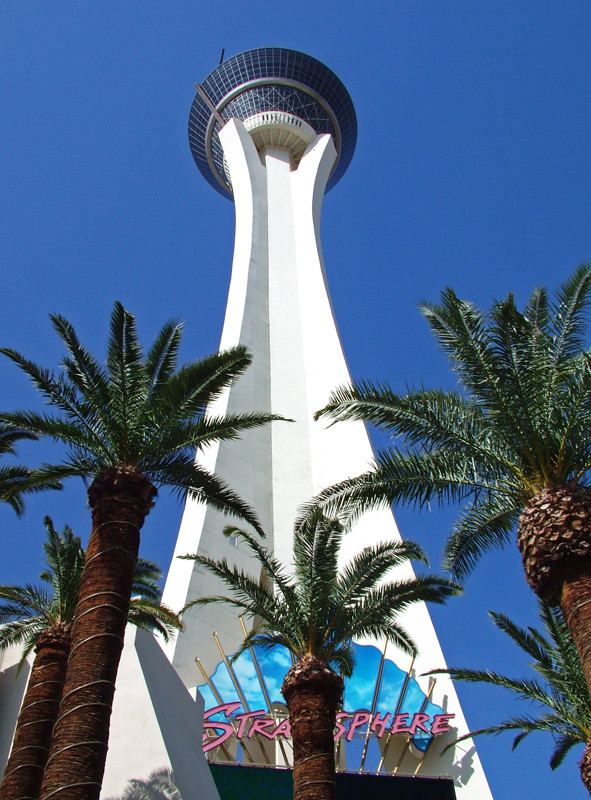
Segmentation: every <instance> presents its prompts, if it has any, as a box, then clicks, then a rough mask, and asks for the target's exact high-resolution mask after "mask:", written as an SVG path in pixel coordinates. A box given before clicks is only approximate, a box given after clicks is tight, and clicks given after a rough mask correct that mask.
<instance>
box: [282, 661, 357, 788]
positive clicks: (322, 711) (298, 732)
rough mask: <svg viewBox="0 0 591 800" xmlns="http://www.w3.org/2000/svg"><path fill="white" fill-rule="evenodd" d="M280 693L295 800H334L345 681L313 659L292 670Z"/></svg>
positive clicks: (325, 665) (286, 677)
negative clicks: (336, 744)
mask: <svg viewBox="0 0 591 800" xmlns="http://www.w3.org/2000/svg"><path fill="white" fill-rule="evenodd" d="M281 692H282V694H283V696H284V698H285V702H286V703H287V708H288V711H289V722H290V726H291V740H292V744H293V797H294V800H335V799H336V779H335V756H334V729H335V723H336V713H337V709H338V707H339V704H340V701H341V698H342V694H343V679H342V678H341V677H340V676H339V675H337V674H336V673H335V672H333V671H332V670H331V669H330V668H329V667H328V665H327V664H326V663H325V662H323V661H320V660H319V659H317V658H313V657H310V658H307V659H305V660H304V661H299V662H298V663H297V664H295V665H294V666H293V667H292V668H291V669H290V670H289V672H288V673H287V675H286V676H285V680H284V681H283V685H282V686H281Z"/></svg>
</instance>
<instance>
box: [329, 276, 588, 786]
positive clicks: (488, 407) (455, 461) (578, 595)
mask: <svg viewBox="0 0 591 800" xmlns="http://www.w3.org/2000/svg"><path fill="white" fill-rule="evenodd" d="M590 295H591V268H590V267H588V266H581V267H579V269H578V270H576V272H575V273H574V275H573V276H572V277H571V278H570V279H569V280H567V281H566V282H565V283H564V284H563V285H562V287H561V288H560V289H559V290H558V292H557V294H556V299H555V300H554V301H551V300H550V298H549V297H548V293H547V291H546V290H545V289H536V290H535V291H534V293H533V294H532V296H531V297H530V299H529V301H528V302H527V304H526V305H525V308H524V310H523V311H519V310H518V309H517V308H516V305H515V301H514V298H513V296H512V295H509V296H508V297H507V299H506V300H503V301H497V302H495V303H493V305H492V307H491V309H490V311H489V312H488V313H484V312H482V311H480V310H478V309H476V308H475V307H474V306H473V305H472V304H471V303H469V302H466V301H465V300H460V299H458V297H456V295H455V294H454V292H453V291H452V290H451V289H446V290H445V291H444V292H443V293H442V295H441V303H440V304H428V303H426V304H424V305H423V306H422V308H421V311H422V313H423V315H424V316H425V318H426V320H427V322H428V323H429V325H430V327H431V330H432V332H433V334H434V336H435V339H436V341H437V343H438V344H439V346H440V347H441V348H442V349H443V351H444V352H445V353H446V354H447V355H448V357H449V358H450V361H451V364H452V367H453V369H454V371H455V372H456V375H457V378H458V381H459V383H460V387H461V391H443V390H432V391H430V390H426V389H420V390H418V391H410V392H408V393H407V394H405V395H400V394H397V393H395V392H393V391H392V390H391V389H390V388H389V387H388V386H387V385H376V384H371V383H361V384H359V385H357V386H352V387H343V388H341V389H338V390H336V391H335V392H334V393H333V395H332V396H331V398H330V399H329V402H328V404H327V406H326V407H325V408H324V409H323V410H322V411H320V412H319V416H329V417H331V418H332V419H333V420H347V419H363V420H366V421H368V422H370V423H372V424H375V425H377V426H378V427H380V428H382V429H384V430H385V431H387V432H388V433H389V434H390V435H391V436H392V437H401V439H402V444H401V445H393V446H392V447H391V448H390V449H388V450H385V451H384V452H381V453H379V454H378V457H377V459H376V463H375V467H374V469H372V470H370V471H369V472H367V473H365V474H364V475H361V476H359V477H357V478H354V479H351V480H348V481H344V482H343V483H341V484H338V485H336V486H334V487H331V488H329V489H328V490H327V491H325V492H323V493H322V494H321V495H320V497H319V500H320V502H321V503H322V505H323V507H325V508H326V509H327V510H328V513H332V512H333V511H334V509H340V508H343V506H348V507H349V508H350V509H351V510H352V511H351V513H352V514H353V515H356V514H360V513H362V511H364V510H366V509H368V508H372V507H375V506H377V505H380V504H383V503H388V504H389V503H392V502H397V503H409V504H411V505H416V506H419V507H421V506H425V505H426V504H428V503H429V502H430V501H431V500H437V501H439V502H442V503H443V502H446V501H455V502H460V503H462V504H463V508H462V511H461V513H460V516H459V518H458V520H457V521H456V523H455V524H454V526H453V528H452V530H451V534H450V536H449V538H448V541H447V545H446V550H445V565H446V566H447V567H449V568H450V569H451V570H452V573H453V574H454V575H455V577H458V578H461V577H463V576H465V575H467V574H468V573H469V572H470V571H471V569H472V568H473V566H474V565H475V563H476V561H477V560H478V559H479V557H480V556H481V555H482V553H484V552H485V551H486V550H488V549H491V548H494V547H499V546H504V545H505V544H507V543H508V542H510V541H511V539H512V537H513V535H514V530H515V528H517V543H518V546H519V549H520V551H521V555H522V558H523V566H524V569H525V574H526V577H527V580H528V582H529V584H530V586H531V587H532V589H533V590H534V592H535V593H536V594H537V595H538V597H540V598H541V599H543V600H545V601H546V602H548V603H550V604H553V605H554V604H558V605H560V608H561V609H562V612H563V614H564V618H565V620H566V623H567V625H568V628H569V630H570V632H571V634H572V636H573V639H574V641H575V644H576V646H577V650H578V653H579V656H580V658H581V663H582V665H583V671H584V674H585V679H586V682H587V686H588V687H589V689H590V691H591V535H590V532H591V488H590V487H589V469H590V467H591V437H590V435H589V431H590V430H591V351H589V350H588V349H587V342H586V341H585V334H586V331H587V326H586V322H587V314H588V311H589V305H590ZM588 769H589V770H591V762H590V763H589V765H588ZM590 775H591V772H590Z"/></svg>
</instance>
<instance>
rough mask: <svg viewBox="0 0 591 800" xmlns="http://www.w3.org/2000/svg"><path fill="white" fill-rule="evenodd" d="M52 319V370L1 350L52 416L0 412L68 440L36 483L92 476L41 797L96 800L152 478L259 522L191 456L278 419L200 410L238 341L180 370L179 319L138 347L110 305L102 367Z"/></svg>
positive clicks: (241, 355)
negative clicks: (56, 348) (59, 354)
mask: <svg viewBox="0 0 591 800" xmlns="http://www.w3.org/2000/svg"><path fill="white" fill-rule="evenodd" d="M51 320H52V323H53V326H54V328H55V330H56V332H57V334H58V335H59V337H60V339H61V340H62V342H63V344H64V345H65V347H66V350H67V356H66V357H65V359H64V361H63V364H62V368H63V371H62V372H61V373H60V374H59V375H55V374H54V373H53V372H51V371H50V370H47V369H44V368H42V367H40V366H37V365H36V364H34V363H33V362H32V361H29V360H28V359H26V358H25V357H24V356H22V355H21V354H19V353H17V352H16V351H14V350H8V349H3V350H1V351H0V352H3V353H4V354H5V355H6V356H8V357H9V358H10V359H11V360H12V361H13V362H14V363H15V364H17V366H18V367H20V368H21V369H22V370H23V371H24V372H25V373H26V374H27V375H28V376H29V377H30V378H31V380H32V382H33V384H34V385H35V386H36V387H37V389H38V390H39V391H40V392H41V394H42V395H43V396H44V397H45V398H46V401H47V402H48V403H49V404H50V405H52V406H54V407H56V408H57V410H58V413H56V414H41V413H36V412H27V411H19V412H14V413H11V414H3V415H2V417H1V418H2V421H4V422H5V423H6V424H7V425H9V426H11V427H13V428H15V429H22V430H26V431H30V432H32V433H35V434H36V435H39V436H50V437H52V438H53V439H54V440H56V441H59V442H62V443H64V444H65V445H66V446H67V457H66V459H65V461H64V462H62V463H61V464H53V465H45V466H44V467H43V468H41V469H39V470H37V476H36V480H47V479H48V478H52V479H58V480H60V479H63V478H66V477H70V476H80V477H82V478H83V479H84V480H85V481H88V482H90V486H89V487H88V501H89V504H90V507H91V509H92V532H91V536H90V539H89V542H88V547H87V551H86V566H85V569H84V574H83V576H82V580H81V584H80V593H79V600H78V607H77V612H76V616H75V619H74V622H73V625H72V646H71V651H70V657H69V659H68V668H67V675H66V683H65V687H64V693H63V697H62V703H61V706H60V711H59V714H58V719H57V722H56V726H55V729H54V736H53V744H52V750H51V752H50V754H49V758H48V761H47V766H46V770H45V777H44V783H43V786H42V789H41V797H43V798H45V797H47V796H50V795H51V796H53V795H54V794H59V796H60V800H78V798H79V796H80V791H81V790H80V786H84V796H85V798H88V800H97V798H98V796H99V792H100V788H101V781H102V776H103V772H104V765H105V758H106V753H107V742H108V735H109V720H110V714H111V706H112V701H113V693H114V688H115V677H116V674H117V668H118V665H119V659H120V656H121V650H122V647H123V636H124V633H125V623H126V619H127V612H128V607H129V598H130V596H131V592H132V585H133V574H134V569H135V564H136V561H137V555H138V548H139V539H140V529H141V527H142V525H143V523H144V519H145V517H146V515H147V514H148V513H149V511H150V509H151V508H152V506H153V500H154V497H155V496H156V491H157V490H156V486H169V487H171V488H172V489H173V491H175V492H176V493H177V494H178V495H179V496H181V497H182V496H185V495H187V494H189V495H191V496H194V497H197V498H199V499H202V500H207V502H208V503H209V504H210V505H211V506H213V507H214V508H216V509H219V510H221V511H223V512H227V513H230V514H233V515H236V516H239V517H241V518H243V519H245V520H247V521H248V522H249V523H251V524H252V525H253V526H254V527H255V528H256V529H257V530H260V526H259V524H258V521H257V519H256V516H255V514H254V512H253V511H252V509H250V508H249V506H248V505H246V504H245V503H244V502H243V501H242V500H241V499H240V498H239V497H238V496H237V495H236V494H235V493H234V492H232V490H231V489H230V488H229V487H227V486H226V485H225V484H224V483H223V482H222V481H221V480H220V479H219V478H218V477H217V476H216V475H215V474H213V473H210V472H208V471H207V470H206V469H204V468H203V467H202V466H200V465H199V464H198V463H196V462H195V451H196V449H198V448H201V447H204V446H205V445H207V444H209V443H211V442H215V441H218V440H220V439H233V438H237V437H238V436H239V434H240V432H241V431H244V430H247V429H249V428H252V427H255V426H258V425H261V424H263V423H265V422H267V421H269V420H270V419H275V417H272V416H271V415H269V414H261V413H252V414H239V415H228V416H226V417H215V416H210V415H207V414H206V413H205V412H206V408H207V405H208V403H209V402H210V401H211V400H213V399H215V398H216V397H218V396H219V395H220V394H221V393H222V392H223V391H224V389H225V388H226V387H227V386H228V385H229V384H230V383H231V381H232V380H234V379H235V378H237V377H238V376H239V375H240V374H241V373H242V372H243V371H244V370H245V369H246V367H247V366H248V364H249V363H250V356H249V354H248V352H247V351H246V349H245V348H243V347H236V348H233V349H231V350H228V351H226V352H222V353H219V354H215V355H212V356H209V357H208V358H205V359H203V360H202V361H196V362H192V363H189V364H185V365H184V366H182V367H181V368H180V369H178V371H177V359H178V351H179V346H180V339H181V325H179V324H178V323H176V322H169V323H167V324H166V325H164V327H163V328H162V329H161V331H160V332H159V334H158V336H157V337H156V340H155V342H154V344H153V345H152V347H151V348H150V350H149V352H148V353H147V355H145V356H144V353H143V350H142V347H141V345H140V342H139V340H138V335H137V330H136V325H135V319H134V317H133V315H132V314H130V313H129V312H128V311H126V310H125V309H124V308H123V306H122V305H121V304H120V303H115V306H114V309H113V312H112V315H111V331H110V337H109V343H108V348H107V359H106V366H101V365H100V364H99V362H98V361H97V360H96V359H95V358H94V357H93V356H92V355H91V354H90V353H89V352H88V351H87V350H86V349H85V348H84V347H83V346H82V344H81V343H80V341H79V339H78V337H77V335H76V332H75V331H74V328H73V327H72V325H71V324H70V323H69V322H68V321H67V320H66V319H64V318H63V317H61V316H56V315H52V316H51ZM90 709H92V713H90ZM54 800H57V798H55V797H54Z"/></svg>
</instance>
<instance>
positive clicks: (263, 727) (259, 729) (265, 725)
mask: <svg viewBox="0 0 591 800" xmlns="http://www.w3.org/2000/svg"><path fill="white" fill-rule="evenodd" d="M274 724H275V723H274V722H273V720H272V719H271V718H270V717H265V718H264V719H255V720H253V722H252V725H251V726H250V730H249V731H248V738H249V739H252V737H253V736H254V734H255V733H260V734H261V736H264V737H266V738H267V739H272V738H273V736H272V735H271V734H270V733H269V732H268V729H269V728H272V727H273V725H274Z"/></svg>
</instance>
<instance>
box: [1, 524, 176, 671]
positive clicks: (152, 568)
mask: <svg viewBox="0 0 591 800" xmlns="http://www.w3.org/2000/svg"><path fill="white" fill-rule="evenodd" d="M43 524H44V525H45V529H46V531H47V541H46V542H45V543H44V545H43V549H44V550H45V559H46V563H47V569H45V570H43V572H41V574H40V576H39V577H40V578H41V580H42V581H44V583H45V584H49V587H50V588H49V590H48V589H45V588H44V587H41V586H32V585H31V584H26V585H25V586H0V601H3V602H0V650H4V649H5V648H7V647H9V646H11V645H20V646H21V647H22V653H21V659H20V663H21V665H22V664H23V663H24V662H25V660H26V659H27V657H28V656H29V654H30V653H31V652H32V651H33V650H34V649H35V647H36V645H37V643H38V641H39V637H40V635H41V634H42V633H43V632H44V631H47V630H48V629H50V628H53V627H56V628H57V627H60V628H63V629H68V630H69V629H70V628H71V625H72V622H73V620H74V613H75V611H76V604H77V602H78V591H79V589H80V581H81V578H82V572H83V570H84V559H85V553H84V549H83V548H82V545H81V544H80V539H79V537H78V536H74V533H73V531H72V529H71V528H70V527H69V526H68V525H66V526H65V527H64V529H63V531H62V532H61V533H59V532H58V531H57V530H56V529H55V527H54V525H53V522H52V520H51V518H50V517H45V519H44V520H43ZM161 577H162V572H161V570H160V568H159V567H158V566H157V565H156V564H154V562H153V561H147V560H146V559H145V558H139V559H138V562H137V564H136V568H135V575H134V581H133V596H132V598H131V604H130V608H129V616H128V619H129V622H131V623H132V625H136V626H137V627H138V628H146V629H147V630H156V631H158V632H159V633H160V634H161V635H162V636H163V638H164V639H165V640H168V638H169V636H170V634H171V632H172V631H173V630H180V629H181V628H182V622H181V620H180V618H179V617H178V615H177V614H175V613H174V612H173V611H172V610H171V609H169V608H167V607H166V606H164V605H162V603H160V586H159V581H160V578H161Z"/></svg>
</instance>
